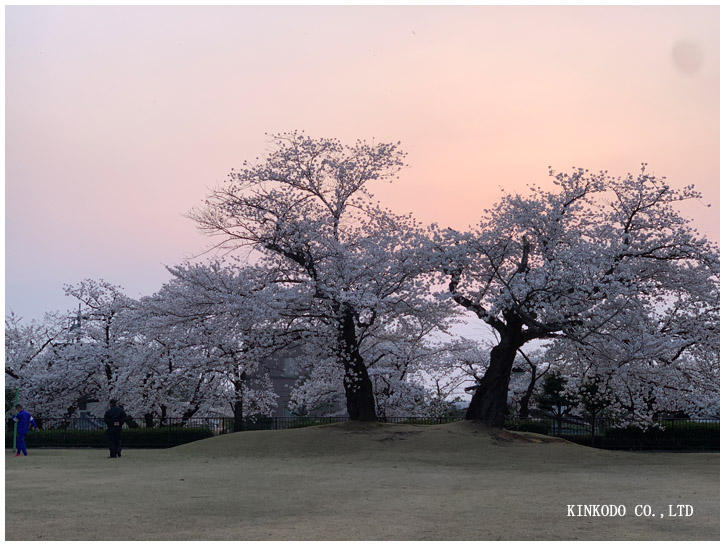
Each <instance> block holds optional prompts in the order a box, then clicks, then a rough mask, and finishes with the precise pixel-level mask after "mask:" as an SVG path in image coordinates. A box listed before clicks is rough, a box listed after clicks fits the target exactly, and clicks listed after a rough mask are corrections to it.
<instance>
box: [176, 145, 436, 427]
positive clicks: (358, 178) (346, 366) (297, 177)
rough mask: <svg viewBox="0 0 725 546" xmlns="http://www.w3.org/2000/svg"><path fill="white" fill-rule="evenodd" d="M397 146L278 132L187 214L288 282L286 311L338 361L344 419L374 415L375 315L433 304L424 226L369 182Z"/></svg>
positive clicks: (426, 310)
mask: <svg viewBox="0 0 725 546" xmlns="http://www.w3.org/2000/svg"><path fill="white" fill-rule="evenodd" d="M403 158H404V154H403V152H402V151H400V149H399V148H398V145H397V144H382V143H380V144H377V143H376V144H368V143H365V142H362V141H357V142H356V143H355V144H354V145H352V146H345V145H343V144H341V143H340V142H339V141H337V140H334V139H312V138H310V137H307V136H305V135H304V134H301V133H296V132H293V133H283V134H279V135H276V136H274V137H273V149H272V150H271V151H270V152H269V154H268V155H267V157H266V158H265V159H263V160H261V161H258V162H257V163H255V164H250V163H245V164H244V166H243V168H242V169H241V170H236V171H232V172H231V174H230V175H229V179H228V181H227V183H226V185H225V186H224V187H222V188H220V189H218V190H216V191H214V192H213V193H212V194H211V195H210V196H209V198H208V199H207V200H206V202H205V204H204V206H203V207H202V208H200V209H198V210H196V211H194V212H192V213H191V215H190V216H191V217H192V218H193V219H194V220H195V221H196V222H197V224H198V226H199V228H200V229H201V230H202V231H204V232H206V233H208V234H210V235H215V236H221V237H222V240H221V242H220V243H219V244H218V246H219V247H220V248H225V249H236V248H240V247H244V246H248V247H251V248H252V249H253V250H254V251H256V252H257V253H258V254H259V256H260V258H259V259H260V262H259V263H260V264H261V265H263V266H264V267H266V268H268V269H269V270H272V271H276V272H277V276H278V281H279V282H284V283H287V284H288V285H289V286H294V287H296V291H297V295H298V298H297V301H296V303H295V304H292V303H290V311H289V312H288V315H289V316H290V318H291V319H295V320H296V321H297V322H298V323H304V324H306V327H307V329H308V331H309V332H311V333H314V336H312V337H314V338H315V339H317V346H318V349H319V350H322V349H324V348H325V347H326V350H327V352H328V354H327V355H323V358H322V360H323V361H325V362H329V361H330V359H332V360H333V361H335V362H336V363H337V365H338V366H340V367H341V368H342V370H343V372H344V373H343V379H342V380H343V386H344V389H345V398H346V407H347V411H348V415H349V416H350V418H351V419H353V420H375V419H376V412H375V394H374V389H373V384H372V381H371V379H370V376H369V373H368V369H369V367H370V366H371V362H370V361H369V360H367V359H366V354H365V348H364V346H365V344H366V343H367V341H368V340H369V339H370V338H372V337H373V336H374V333H375V332H380V330H381V327H380V326H381V325H389V324H393V323H394V322H395V321H396V320H399V319H400V318H401V317H406V316H416V317H417V319H418V320H421V321H423V320H426V316H430V314H431V310H432V308H433V307H434V306H435V305H439V306H441V305H444V303H441V302H437V301H436V300H434V299H433V298H432V297H431V294H430V288H429V286H430V275H428V276H426V275H425V273H427V272H429V270H430V267H431V263H430V252H429V246H430V245H429V242H428V239H427V237H426V236H425V233H424V232H423V230H422V229H421V228H420V226H419V225H418V224H417V222H415V221H414V220H413V218H412V217H411V216H410V215H407V216H402V215H398V214H394V213H393V212H391V211H389V210H386V209H384V208H382V207H381V206H380V205H379V204H378V203H377V202H376V201H374V199H373V197H372V195H371V194H370V192H369V186H370V185H371V184H372V183H374V182H378V181H390V180H393V179H394V178H395V177H396V176H397V174H398V171H399V170H400V169H401V168H402V167H403ZM312 337H310V336H308V337H307V338H306V342H307V343H309V342H311V341H312Z"/></svg>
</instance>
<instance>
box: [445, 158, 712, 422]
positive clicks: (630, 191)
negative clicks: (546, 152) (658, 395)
mask: <svg viewBox="0 0 725 546" xmlns="http://www.w3.org/2000/svg"><path fill="white" fill-rule="evenodd" d="M550 174H551V175H552V177H553V183H554V186H555V189H554V190H552V191H546V190H544V189H542V188H540V187H532V188H531V189H530V193H529V194H528V195H527V196H522V195H505V196H504V197H503V198H502V199H501V200H500V201H499V202H498V203H497V204H496V205H495V206H494V207H492V208H491V209H488V210H486V211H485V212H484V215H483V219H482V220H481V222H480V224H479V225H478V226H477V227H476V228H475V229H472V230H469V231H466V232H463V233H459V232H456V231H454V230H450V229H449V230H439V229H436V240H437V243H438V245H439V249H441V254H440V255H441V257H442V270H443V271H444V273H445V274H446V276H447V279H448V290H449V292H450V294H451V296H452V298H453V299H454V300H455V301H456V302H457V303H458V304H459V305H461V306H462V307H463V308H465V309H466V310H468V311H470V312H473V313H475V314H476V316H477V317H478V318H480V319H481V320H483V321H484V322H485V323H486V324H488V325H489V326H490V327H491V328H493V329H494V330H495V331H496V333H497V334H498V336H499V341H498V343H497V345H496V346H495V347H493V349H492V350H491V353H490V365H489V366H488V368H487V370H486V373H485V375H484V377H483V378H482V379H481V381H480V383H479V385H478V387H477V389H476V391H475V393H474V395H473V398H472V400H471V404H470V406H469V409H468V412H467V418H468V419H479V420H482V421H484V422H485V423H488V424H490V425H493V426H497V427H501V426H503V423H504V418H505V414H506V400H507V394H508V391H509V381H510V377H511V368H512V365H513V362H514V358H515V356H516V354H517V351H518V350H519V349H520V348H521V347H524V346H525V345H526V344H527V343H529V342H531V341H533V340H547V339H549V340H553V339H557V338H562V337H565V338H567V339H569V340H571V341H572V342H575V343H578V344H579V345H580V346H581V347H588V346H590V345H592V344H596V343H594V341H593V340H594V339H595V338H596V337H597V336H596V334H597V333H598V332H605V331H606V329H607V328H608V327H609V326H610V325H611V324H612V323H613V322H615V321H617V320H618V319H621V318H622V317H624V316H626V315H627V312H628V311H629V310H630V309H637V310H638V313H637V320H639V321H641V322H640V325H641V329H642V331H643V332H645V331H646V332H648V334H647V336H646V337H647V342H646V343H645V344H644V346H647V347H649V349H650V350H651V349H653V348H655V347H657V348H658V350H659V352H660V354H662V355H664V358H665V360H667V361H671V357H672V355H674V354H677V353H678V351H681V350H683V348H684V347H692V346H696V345H698V344H700V341H701V340H700V339H699V337H700V334H699V332H700V329H701V321H703V320H705V319H704V318H703V317H708V320H709V319H710V318H712V317H713V311H715V310H718V306H719V301H718V299H719V250H718V249H717V247H716V246H715V245H714V244H712V243H711V242H709V241H708V240H707V239H706V238H704V237H703V236H701V235H700V234H698V233H697V231H696V230H695V229H694V228H693V227H692V225H691V223H690V221H689V220H687V219H685V218H684V217H682V215H681V214H680V213H679V212H678V211H677V209H676V206H677V204H678V203H680V202H682V201H685V200H690V199H699V198H700V197H701V196H700V194H699V193H698V192H697V191H695V189H694V188H693V187H692V186H686V187H684V188H675V187H672V186H670V185H669V184H668V182H667V181H666V180H665V179H664V178H658V177H655V176H653V175H651V174H648V173H647V172H646V170H645V166H644V165H643V167H642V170H641V172H640V173H639V174H637V175H631V174H630V175H627V176H625V177H619V178H615V177H612V176H610V175H608V174H607V173H606V172H601V173H597V174H595V173H590V172H589V171H586V170H583V169H574V170H572V171H571V172H570V173H554V172H553V171H551V172H550ZM670 306H676V308H677V309H678V312H677V316H678V317H679V318H678V320H677V321H676V324H675V323H673V324H671V325H670V326H667V325H666V323H662V322H660V321H656V320H655V321H651V320H650V317H651V314H652V312H654V311H657V310H658V309H660V308H663V307H670ZM715 314H716V313H715ZM630 316H631V315H630ZM712 320H717V319H712ZM650 323H653V324H651V325H650ZM658 324H663V325H664V326H665V327H664V328H661V329H658V328H657V325H658ZM648 325H649V326H648ZM610 330H611V333H612V334H617V335H620V334H623V333H624V329H622V328H611V329H610ZM603 335H604V334H603ZM610 337H611V336H610ZM626 339H627V338H626V337H617V338H616V340H612V343H611V344H610V348H613V347H614V346H615V345H617V344H620V345H621V344H626ZM599 345H600V346H601V343H599ZM658 369H660V372H662V369H663V368H658Z"/></svg>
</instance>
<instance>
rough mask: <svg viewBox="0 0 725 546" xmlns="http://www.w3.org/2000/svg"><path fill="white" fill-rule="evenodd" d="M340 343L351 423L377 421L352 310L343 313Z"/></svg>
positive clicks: (372, 395) (370, 385) (339, 334)
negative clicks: (358, 345) (358, 344)
mask: <svg viewBox="0 0 725 546" xmlns="http://www.w3.org/2000/svg"><path fill="white" fill-rule="evenodd" d="M338 342H339V345H340V353H341V355H340V356H341V357H342V360H343V362H344V365H345V379H344V383H345V398H346V401H347V414H348V415H349V416H350V420H351V421H376V420H377V417H376V415H375V393H374V392H373V383H372V381H370V376H369V375H368V370H367V368H366V367H365V362H364V361H363V358H362V356H361V355H360V351H359V350H358V347H357V339H356V337H355V322H354V319H353V314H352V312H351V311H350V310H345V311H344V312H343V316H342V321H341V324H340V328H339V332H338Z"/></svg>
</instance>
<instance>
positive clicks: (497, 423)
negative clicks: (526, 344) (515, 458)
mask: <svg viewBox="0 0 725 546" xmlns="http://www.w3.org/2000/svg"><path fill="white" fill-rule="evenodd" d="M519 331H520V327H519ZM514 333H517V332H514ZM517 337H518V336H502V337H501V341H500V343H499V344H498V345H496V346H495V347H494V348H493V349H492V350H491V361H490V364H489V366H488V369H487V370H486V373H485V374H484V376H483V379H482V380H481V382H480V383H479V385H478V387H477V388H476V392H474V393H473V397H472V398H471V404H470V405H469V406H468V411H467V412H466V419H468V420H476V421H483V422H484V423H485V424H487V425H489V426H492V427H498V428H503V425H504V420H505V419H506V401H507V398H508V392H509V381H510V379H511V368H512V366H513V364H514V358H515V357H516V351H517V350H518V348H519V346H520V345H518V344H517V339H516V338H517Z"/></svg>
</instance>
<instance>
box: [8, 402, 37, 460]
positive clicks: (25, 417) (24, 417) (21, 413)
mask: <svg viewBox="0 0 725 546" xmlns="http://www.w3.org/2000/svg"><path fill="white" fill-rule="evenodd" d="M15 411H17V412H18V413H16V414H15V415H14V416H13V421H15V422H16V423H17V424H18V435H17V438H16V441H15V447H16V448H17V453H15V455H14V456H15V457H20V452H21V451H22V452H23V455H26V456H27V455H28V449H27V448H26V447H25V435H26V434H27V433H28V431H29V430H30V426H31V425H32V426H33V428H34V429H35V430H38V425H37V424H35V419H33V416H32V415H30V414H29V413H28V412H27V411H25V410H24V409H23V406H21V405H20V404H17V405H16V406H15Z"/></svg>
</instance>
